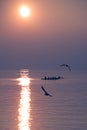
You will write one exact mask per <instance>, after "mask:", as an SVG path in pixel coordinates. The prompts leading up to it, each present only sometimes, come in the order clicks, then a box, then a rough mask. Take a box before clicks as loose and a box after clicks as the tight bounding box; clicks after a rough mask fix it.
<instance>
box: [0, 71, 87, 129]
mask: <svg viewBox="0 0 87 130" xmlns="http://www.w3.org/2000/svg"><path fill="white" fill-rule="evenodd" d="M44 76H63V77H64V79H60V80H49V81H44V80H41V78H42V77H44ZM42 85H43V86H44V88H45V89H46V90H47V92H48V93H50V94H51V95H52V97H49V96H45V95H44V92H43V90H42V89H41V86H42ZM0 130H87V72H85V71H81V72H80V71H77V72H76V71H71V72H69V71H68V70H66V71H60V72H58V70H57V71H35V70H34V71H33V70H16V71H12V70H11V71H0Z"/></svg>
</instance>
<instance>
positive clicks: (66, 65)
mask: <svg viewBox="0 0 87 130" xmlns="http://www.w3.org/2000/svg"><path fill="white" fill-rule="evenodd" d="M63 66H65V67H67V68H68V69H69V71H71V68H70V66H69V65H68V64H61V65H60V67H63Z"/></svg>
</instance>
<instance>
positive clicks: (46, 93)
mask: <svg viewBox="0 0 87 130" xmlns="http://www.w3.org/2000/svg"><path fill="white" fill-rule="evenodd" d="M41 88H42V90H43V91H44V92H45V93H44V95H46V96H50V97H52V95H50V94H49V93H48V92H47V91H46V90H45V89H44V87H43V86H41Z"/></svg>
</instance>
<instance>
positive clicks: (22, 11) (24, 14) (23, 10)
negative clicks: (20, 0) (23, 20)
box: [20, 6, 30, 17]
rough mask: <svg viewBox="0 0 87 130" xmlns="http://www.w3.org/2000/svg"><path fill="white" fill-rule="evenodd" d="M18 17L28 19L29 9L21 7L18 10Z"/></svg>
mask: <svg viewBox="0 0 87 130" xmlns="http://www.w3.org/2000/svg"><path fill="white" fill-rule="evenodd" d="M20 15H21V16H22V17H29V16H30V9H29V7H27V6H22V7H21V8H20Z"/></svg>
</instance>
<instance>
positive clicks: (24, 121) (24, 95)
mask: <svg viewBox="0 0 87 130" xmlns="http://www.w3.org/2000/svg"><path fill="white" fill-rule="evenodd" d="M22 73H23V75H21V78H19V79H17V80H19V83H18V84H19V85H21V91H20V102H19V108H18V130H30V111H31V107H30V101H31V98H30V88H29V86H30V79H29V77H28V75H27V74H26V73H25V71H24V72H22Z"/></svg>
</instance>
